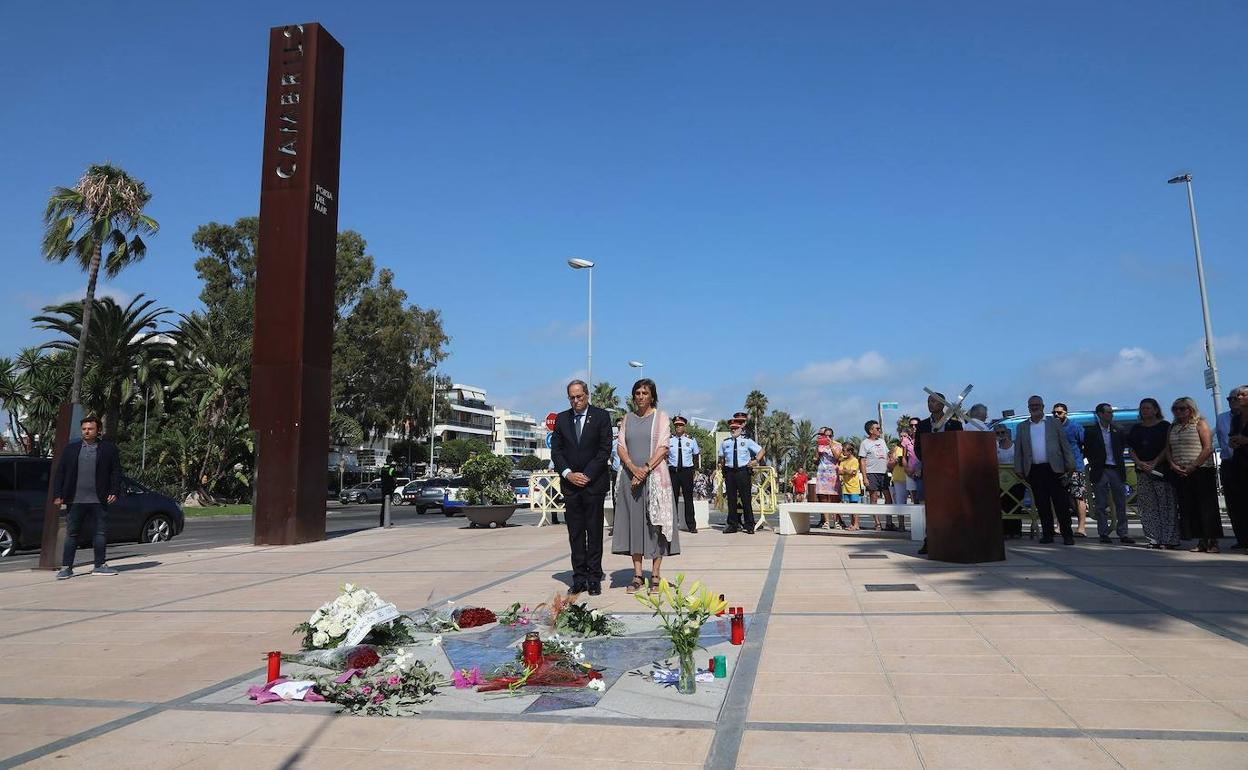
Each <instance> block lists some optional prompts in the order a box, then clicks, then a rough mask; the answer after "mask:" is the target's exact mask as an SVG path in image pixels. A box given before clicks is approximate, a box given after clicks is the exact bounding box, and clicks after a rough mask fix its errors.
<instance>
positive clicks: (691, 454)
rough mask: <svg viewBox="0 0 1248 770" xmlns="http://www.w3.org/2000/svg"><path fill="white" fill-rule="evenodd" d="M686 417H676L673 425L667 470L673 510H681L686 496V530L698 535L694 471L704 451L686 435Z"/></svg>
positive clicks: (668, 445)
mask: <svg viewBox="0 0 1248 770" xmlns="http://www.w3.org/2000/svg"><path fill="white" fill-rule="evenodd" d="M687 423H688V420H686V419H685V418H684V417H681V416H680V415H676V419H674V420H672V425H674V426H675V428H676V433H675V435H673V436H672V438H671V439H670V440H669V441H668V442H667V469H668V471H669V472H670V473H671V476H672V498H673V501H672V510H673V511H678V510H680V496H681V495H684V496H685V529H686V531H688V532H692V533H694V534H697V531H698V522H697V520H696V519H695V518H694V516H693V471H694V469H695V468H697V467H698V459H699V457H700V456H701V452H702V450H701V449H699V448H698V442H697V441H696V440H694V438H693V436H689V435H686V434H685V425H686V424H687Z"/></svg>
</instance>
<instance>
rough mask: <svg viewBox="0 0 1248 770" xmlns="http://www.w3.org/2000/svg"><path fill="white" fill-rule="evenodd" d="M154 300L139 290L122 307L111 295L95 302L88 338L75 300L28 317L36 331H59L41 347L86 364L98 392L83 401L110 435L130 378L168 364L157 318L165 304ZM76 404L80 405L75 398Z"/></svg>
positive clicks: (129, 392)
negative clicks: (83, 348)
mask: <svg viewBox="0 0 1248 770" xmlns="http://www.w3.org/2000/svg"><path fill="white" fill-rule="evenodd" d="M155 304H156V301H155V300H152V299H149V300H144V299H143V295H142V294H140V295H138V296H137V297H135V298H134V299H133V300H131V301H130V302H129V304H127V305H126V306H125V307H124V308H123V307H121V306H120V305H118V304H117V303H116V302H114V301H113V299H112V297H104V298H103V299H99V300H95V301H94V302H93V303H92V305H93V312H91V313H88V314H87V315H89V316H94V317H95V331H94V333H93V334H91V335H90V336H88V335H87V334H86V333H84V332H83V320H84V315H83V306H82V305H80V304H78V303H77V302H67V303H65V304H63V305H54V306H48V307H45V308H44V309H43V311H44V313H45V314H46V315H37V316H35V317H34V318H33V319H31V320H32V321H33V322H34V323H35V325H36V326H37V327H38V328H40V329H46V330H48V331H54V332H58V333H60V334H61V335H62V339H55V340H52V341H51V342H47V343H45V344H44V345H43V347H44V348H48V349H52V350H62V351H66V352H68V353H73V354H74V362H75V363H74V365H75V366H78V365H79V364H80V363H85V364H87V365H89V366H90V370H91V375H92V377H91V379H92V380H93V381H94V383H93V385H94V387H91V388H88V392H91V391H96V393H94V394H92V397H90V398H88V399H87V402H86V403H88V404H89V405H90V406H92V407H93V408H94V409H96V410H98V411H99V412H100V413H101V414H102V416H103V418H104V429H105V430H106V431H107V432H108V433H109V434H111V435H112V436H114V437H117V436H119V435H120V434H121V423H122V420H121V414H122V407H123V406H125V405H126V401H127V399H128V398H129V397H131V396H133V395H134V393H135V391H136V389H135V387H134V381H135V379H136V378H137V377H138V376H139V372H140V369H147V370H148V371H147V372H146V374H148V375H150V374H151V371H150V369H151V367H152V366H153V365H154V364H155V363H156V362H168V361H170V360H171V359H172V357H173V351H172V348H171V346H170V345H169V342H168V341H167V338H164V337H162V336H161V335H158V334H157V333H156V330H157V321H159V320H161V319H162V318H164V317H165V316H167V315H169V314H170V313H171V312H172V311H171V310H169V309H168V308H161V307H158V308H153V307H152V306H153V305H155ZM84 339H85V340H86V346H87V352H86V354H85V357H84V355H83V354H82V353H81V352H80V348H81V341H82V340H84ZM75 403H79V402H78V401H75Z"/></svg>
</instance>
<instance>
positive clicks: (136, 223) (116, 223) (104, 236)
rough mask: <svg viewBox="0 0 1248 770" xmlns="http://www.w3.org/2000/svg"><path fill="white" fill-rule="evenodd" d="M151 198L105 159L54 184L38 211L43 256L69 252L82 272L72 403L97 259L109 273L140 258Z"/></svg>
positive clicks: (151, 228)
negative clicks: (67, 182)
mask: <svg viewBox="0 0 1248 770" xmlns="http://www.w3.org/2000/svg"><path fill="white" fill-rule="evenodd" d="M151 199H152V196H151V193H149V192H148V191H147V187H146V185H144V184H143V183H142V182H140V181H139V180H137V179H135V178H133V177H131V176H130V175H129V174H127V173H126V172H125V171H123V170H121V169H119V168H117V167H115V166H110V165H93V166H90V167H89V168H87V171H86V173H85V174H83V175H82V178H80V179H79V180H78V183H77V184H75V185H74V186H73V187H56V188H54V189H53V190H52V196H51V197H50V198H49V199H48V205H47V208H46V209H45V210H44V215H43V224H44V230H43V245H42V251H43V255H44V257H45V258H47V259H48V260H50V261H52V262H64V261H65V260H67V259H69V258H70V257H73V258H74V259H75V260H77V262H78V264H79V266H80V267H82V269H83V270H85V271H86V272H87V293H86V296H85V297H84V298H83V301H82V312H81V324H80V338H79V345H78V350H77V354H76V357H75V360H74V371H73V381H72V384H71V386H70V401H71V402H72V403H75V404H76V403H79V397H80V394H81V390H82V373H83V367H84V364H85V355H86V351H87V345H86V342H87V338H88V336H89V334H90V331H91V311H92V310H93V308H94V303H95V286H96V281H97V280H98V279H99V273H100V262H101V260H102V261H103V263H104V273H105V275H107V276H109V277H113V276H116V275H117V274H118V273H120V272H121V271H122V269H123V268H124V267H126V265H129V264H131V263H133V262H138V261H139V260H141V259H143V257H144V256H145V255H146V254H147V244H146V243H144V242H143V239H142V237H141V236H142V235H143V234H152V233H155V232H156V231H157V230H159V229H160V225H159V224H157V222H156V220H155V219H152V218H151V217H149V216H148V215H146V214H144V213H143V208H144V207H145V206H147V204H148V203H149V202H150V201H151ZM105 248H108V256H107V257H104V249H105Z"/></svg>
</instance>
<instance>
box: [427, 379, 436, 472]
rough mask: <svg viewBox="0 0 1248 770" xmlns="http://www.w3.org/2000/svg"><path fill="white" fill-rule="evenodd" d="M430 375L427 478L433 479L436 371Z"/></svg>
mask: <svg viewBox="0 0 1248 770" xmlns="http://www.w3.org/2000/svg"><path fill="white" fill-rule="evenodd" d="M431 374H432V376H433V386H432V387H431V388H430V393H431V395H430V396H429V478H433V436H434V434H433V428H434V421H435V418H436V416H437V414H438V370H437V369H434V370H433V372H432V373H431Z"/></svg>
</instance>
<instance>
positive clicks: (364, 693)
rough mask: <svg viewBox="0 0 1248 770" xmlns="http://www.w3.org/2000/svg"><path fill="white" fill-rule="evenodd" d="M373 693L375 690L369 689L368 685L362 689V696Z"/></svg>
mask: <svg viewBox="0 0 1248 770" xmlns="http://www.w3.org/2000/svg"><path fill="white" fill-rule="evenodd" d="M372 691H373V688H372V687H369V686H368V685H364V686H363V687H361V688H360V694H361V695H368V694H369V693H370V692H372Z"/></svg>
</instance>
